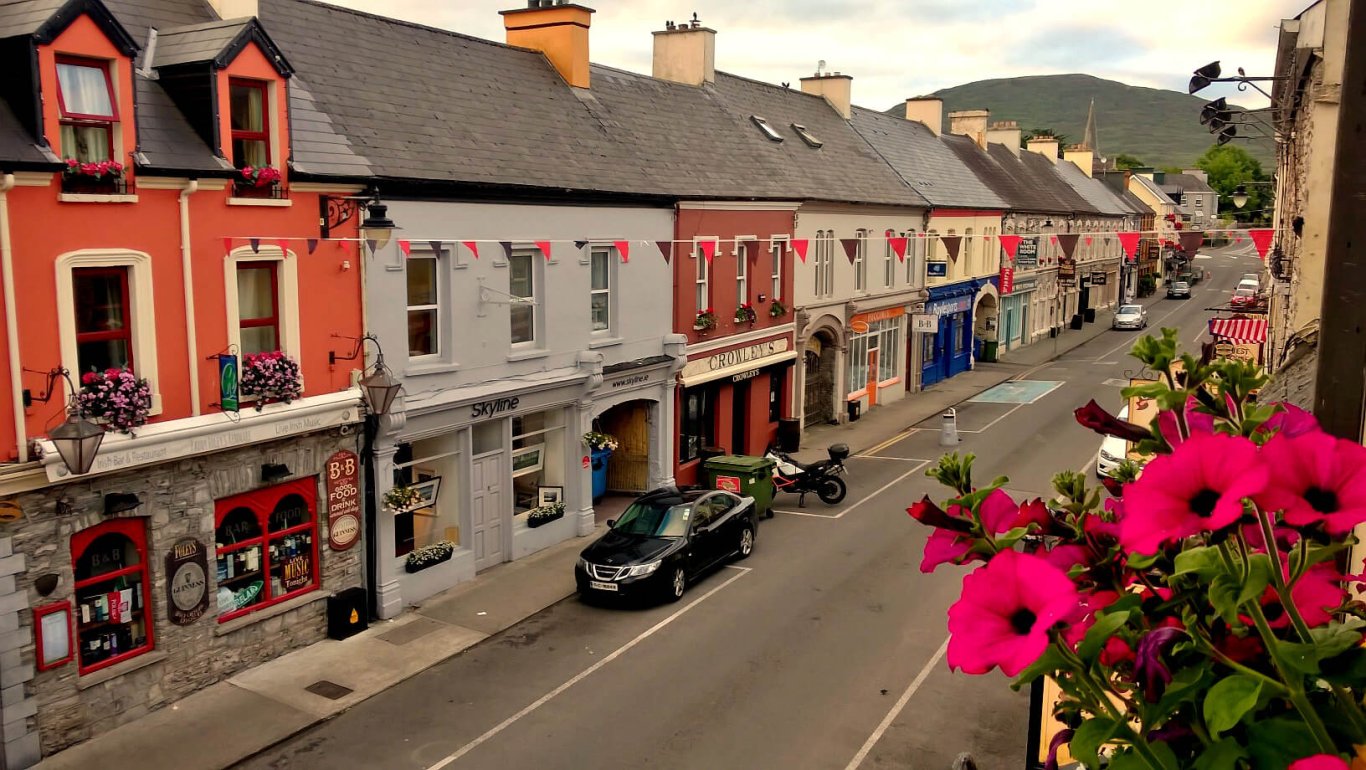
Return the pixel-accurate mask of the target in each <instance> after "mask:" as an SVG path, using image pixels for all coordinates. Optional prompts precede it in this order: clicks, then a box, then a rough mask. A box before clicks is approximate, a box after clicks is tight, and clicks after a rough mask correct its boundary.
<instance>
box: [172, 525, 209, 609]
mask: <svg viewBox="0 0 1366 770" xmlns="http://www.w3.org/2000/svg"><path fill="white" fill-rule="evenodd" d="M208 608H209V567H208V555H207V552H206V551H205V550H204V544H203V543H201V542H199V541H198V540H195V539H194V538H192V537H187V538H182V539H180V540H177V541H176V542H175V545H173V546H171V552H170V553H168V554H166V615H167V617H168V618H169V620H170V621H171V622H172V623H174V624H176V625H177V626H188V625H190V624H191V623H193V622H195V621H196V620H199V619H200V618H202V617H204V612H205V611H206V610H207V609H208Z"/></svg>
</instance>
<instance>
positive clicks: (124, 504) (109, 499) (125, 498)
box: [104, 492, 142, 516]
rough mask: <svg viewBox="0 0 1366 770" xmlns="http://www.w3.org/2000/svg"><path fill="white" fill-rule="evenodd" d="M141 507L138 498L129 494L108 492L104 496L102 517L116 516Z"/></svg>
mask: <svg viewBox="0 0 1366 770" xmlns="http://www.w3.org/2000/svg"><path fill="white" fill-rule="evenodd" d="M139 505H142V501H141V500H139V499H138V496H137V495H135V494H133V493H131V492H110V493H109V494H107V495H105V496H104V515H105V516H117V515H118V514H120V513H127V512H128V511H131V510H133V509H134V508H137V507H138V506H139Z"/></svg>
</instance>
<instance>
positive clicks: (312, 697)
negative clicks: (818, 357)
mask: <svg viewBox="0 0 1366 770" xmlns="http://www.w3.org/2000/svg"><path fill="white" fill-rule="evenodd" d="M1109 328H1110V312H1109V311H1104V312H1102V313H1098V314H1097V317H1096V322H1095V323H1094V324H1087V325H1086V326H1085V327H1084V328H1083V329H1082V330H1080V331H1067V332H1064V334H1063V336H1062V337H1060V338H1059V339H1058V345H1057V355H1062V354H1064V353H1066V352H1068V351H1070V350H1072V349H1074V348H1076V347H1077V346H1079V345H1082V344H1084V343H1086V342H1088V341H1090V340H1092V339H1094V338H1095V337H1097V336H1099V335H1100V334H1101V332H1103V331H1105V330H1107V329H1109ZM1053 357H1054V345H1053V343H1052V341H1051V340H1044V341H1040V342H1038V343H1035V344H1033V345H1030V346H1028V347H1026V348H1023V349H1022V350H1014V351H1010V352H1009V353H1008V360H1007V361H1005V362H1002V363H997V364H978V365H977V366H976V368H975V369H973V370H972V371H969V372H964V373H963V374H960V375H958V376H957V377H953V378H952V379H949V380H947V381H945V382H942V383H939V384H937V385H935V386H934V387H932V388H930V389H929V390H926V391H924V392H922V393H917V394H914V395H912V396H910V397H908V398H905V399H903V400H901V401H898V402H896V403H894V404H891V405H889V406H884V407H878V408H877V409H876V410H874V411H873V412H871V413H869V414H867V415H866V416H864V418H863V419H861V420H859V421H858V422H855V423H850V424H848V425H841V426H832V425H822V426H817V427H814V428H811V429H808V430H807V431H806V434H805V438H804V441H803V446H802V453H803V454H805V455H807V456H811V457H815V456H817V455H819V456H824V454H825V447H826V446H827V445H829V444H833V443H836V442H844V443H847V444H849V445H850V447H851V448H853V449H854V451H855V453H858V452H860V451H863V450H866V449H869V448H871V447H873V446H876V445H877V444H878V443H881V442H882V441H886V440H887V439H888V438H891V437H892V436H895V435H896V434H898V433H900V432H901V431H903V430H905V429H906V428H908V427H910V426H912V425H914V424H916V423H918V422H920V421H922V420H924V419H926V418H929V417H933V416H935V415H938V414H940V413H942V412H943V410H944V409H947V408H948V407H950V406H953V405H955V404H958V403H960V402H962V401H964V400H966V399H968V398H971V397H973V396H974V395H976V394H978V393H980V392H982V391H984V390H986V389H988V388H991V387H993V386H995V385H997V384H1000V383H1002V382H1005V381H1006V380H1008V379H1010V378H1012V377H1015V376H1017V375H1019V374H1020V373H1022V372H1024V371H1026V370H1028V369H1029V368H1030V367H1033V366H1036V365H1038V364H1042V363H1045V362H1047V361H1049V360H1051V359H1052V358H1053ZM601 518H602V517H599V519H601ZM604 529H605V525H603V524H599V525H598V529H597V531H596V532H595V533H594V536H596V535H599V534H601V533H602V532H603V531H604ZM589 542H590V540H589V539H587V538H576V539H574V540H571V541H568V542H565V543H561V544H559V545H556V546H553V547H551V548H548V549H546V550H544V551H542V552H540V553H538V554H535V555H533V556H530V557H528V558H526V559H523V560H521V561H515V562H509V563H507V564H504V565H501V566H499V567H495V568H493V569H490V570H488V571H486V572H484V573H482V574H480V575H479V576H478V577H477V578H475V579H474V580H472V581H470V582H468V583H465V584H463V585H459V586H456V587H455V588H452V589H450V590H448V591H445V592H444V593H442V594H438V595H437V596H435V597H433V598H431V599H429V600H428V601H426V602H425V603H423V604H422V605H420V606H418V607H417V608H416V609H414V610H413V611H410V612H408V613H406V614H404V615H402V616H400V617H398V618H396V619H394V620H390V621H379V622H377V623H375V625H373V626H371V627H370V628H369V629H367V630H366V631H364V632H362V633H360V634H357V635H356V636H353V637H351V638H350V639H347V640H345V641H340V642H339V641H334V640H331V639H329V640H325V641H322V642H318V643H317V644H314V645H311V646H309V647H305V648H303V649H301V650H296V651H295V652H292V653H290V654H289V655H286V656H284V657H282V658H278V659H276V660H273V661H270V662H268V663H263V664H261V665H259V666H256V667H255V668H252V669H248V670H247V671H244V672H242V673H240V674H238V675H237V676H234V677H232V678H230V679H228V680H226V681H223V682H219V683H218V684H215V685H213V686H211V687H207V688H205V689H203V690H201V691H199V692H197V693H195V694H194V695H191V696H190V697H188V698H184V699H182V700H179V701H177V702H175V703H173V704H171V705H170V706H167V707H165V708H163V709H160V710H158V711H155V712H152V713H151V714H149V715H147V716H146V717H143V718H141V719H138V720H136V721H134V722H130V723H128V724H126V725H123V726H121V727H118V728H115V729H114V730H111V731H109V732H107V733H104V734H103V735H100V736H98V737H96V738H92V739H91V740H89V741H86V742H85V743H81V744H78V745H76V746H73V747H71V748H69V749H67V750H66V751H62V752H60V753H58V754H55V755H53V756H51V757H48V758H47V759H45V760H44V761H43V762H41V763H39V764H38V765H36V767H38V768H43V769H44V770H67V769H68V768H70V770H89V768H92V767H95V768H100V767H110V768H116V767H138V768H140V769H141V770H218V769H219V768H225V767H229V766H231V765H232V764H234V763H236V762H240V761H242V760H244V759H246V758H248V757H251V756H253V755H255V754H256V753H258V752H261V751H264V750H265V749H268V748H269V747H271V746H273V745H275V744H277V743H280V742H281V741H284V740H287V739H288V738H290V737H291V736H293V735H295V734H297V733H299V732H301V731H303V730H306V729H308V728H309V727H311V726H313V725H315V724H318V723H319V722H323V721H326V720H327V719H330V718H332V717H333V716H336V715H337V714H339V713H341V712H342V711H345V710H346V709H348V708H350V707H352V706H354V705H356V704H357V703H360V702H361V701H363V700H366V699H367V698H370V697H371V696H373V695H377V694H378V693H380V692H383V691H384V690H386V689H388V688H390V687H393V686H394V685H396V684H398V683H399V682H402V681H403V680H405V679H408V678H409V677H412V676H415V675H417V674H420V673H421V672H422V671H424V670H426V669H428V668H430V667H432V666H434V665H436V664H437V663H440V662H442V661H444V660H447V659H448V658H451V657H453V656H455V655H457V654H459V653H460V652H462V651H463V650H466V649H468V648H470V647H472V646H474V645H476V644H478V643H479V642H481V641H483V640H484V639H487V638H489V637H490V636H493V635H494V634H497V633H498V632H500V631H502V630H504V629H506V628H509V627H511V626H513V625H516V624H517V623H519V622H521V621H522V620H524V619H525V618H528V617H530V616H531V615H534V614H536V613H537V612H540V611H541V610H543V609H545V608H546V607H549V606H550V605H552V604H555V603H556V602H558V601H561V600H562V599H564V598H565V597H568V596H571V595H573V593H574V590H575V588H574V579H573V566H574V562H575V561H576V560H577V559H578V555H579V551H581V550H582V549H583V548H584V546H586V545H587V544H588V543H589ZM186 747H193V750H187V748H186Z"/></svg>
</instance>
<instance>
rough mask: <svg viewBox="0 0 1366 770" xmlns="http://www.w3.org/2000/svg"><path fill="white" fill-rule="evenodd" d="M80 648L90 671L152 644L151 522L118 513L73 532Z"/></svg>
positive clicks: (81, 659)
mask: <svg viewBox="0 0 1366 770" xmlns="http://www.w3.org/2000/svg"><path fill="white" fill-rule="evenodd" d="M71 557H72V562H73V564H74V574H75V580H76V582H75V594H76V595H75V600H74V601H75V610H74V614H75V618H76V654H77V659H78V661H79V670H80V673H81V674H89V673H91V672H93V671H98V670H100V669H102V668H106V667H108V666H112V665H114V664H115V663H120V662H122V661H125V660H128V659H129V658H133V657H136V656H138V655H141V654H142V653H144V652H147V651H148V650H150V649H152V647H153V640H152V624H151V622H150V620H151V617H150V613H149V611H148V607H147V597H148V595H149V594H148V575H147V525H146V521H145V520H144V519H140V518H138V519H115V520H113V521H107V522H105V523H103V524H100V525H98V526H95V527H91V528H89V529H86V530H83V531H81V532H77V533H76V534H75V535H72V536H71Z"/></svg>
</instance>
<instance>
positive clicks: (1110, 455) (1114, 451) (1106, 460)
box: [1096, 404, 1129, 478]
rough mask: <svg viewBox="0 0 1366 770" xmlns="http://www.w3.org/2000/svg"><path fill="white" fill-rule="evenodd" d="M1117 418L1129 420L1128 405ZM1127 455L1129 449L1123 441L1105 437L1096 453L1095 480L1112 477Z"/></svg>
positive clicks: (1120, 411)
mask: <svg viewBox="0 0 1366 770" xmlns="http://www.w3.org/2000/svg"><path fill="white" fill-rule="evenodd" d="M1118 417H1119V419H1121V420H1127V419H1129V405H1128V404H1125V405H1124V408H1123V409H1120V410H1119V415H1118ZM1128 453H1129V447H1128V444H1127V443H1126V442H1125V441H1124V439H1122V438H1116V437H1114V436H1106V437H1105V440H1104V441H1102V442H1100V451H1099V452H1097V453H1096V476H1097V478H1105V477H1106V476H1113V475H1114V473H1115V471H1116V470H1118V469H1119V465H1120V463H1122V462H1124V460H1125V457H1126V456H1127V455H1128Z"/></svg>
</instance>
